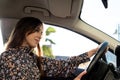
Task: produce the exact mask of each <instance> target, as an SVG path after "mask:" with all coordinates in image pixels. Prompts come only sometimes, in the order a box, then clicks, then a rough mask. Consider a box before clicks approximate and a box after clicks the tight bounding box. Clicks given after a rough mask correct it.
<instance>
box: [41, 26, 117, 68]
mask: <svg viewBox="0 0 120 80" xmlns="http://www.w3.org/2000/svg"><path fill="white" fill-rule="evenodd" d="M49 27H52V28H54V29H55V31H56V32H54V33H51V34H50V35H49V36H45V33H44V36H43V39H42V42H41V43H42V45H49V46H50V47H51V48H52V54H53V56H55V58H56V59H67V57H70V56H76V55H80V54H82V53H84V52H86V51H89V50H91V49H93V48H96V47H97V46H98V44H97V43H95V42H94V41H92V40H90V39H88V38H86V37H84V36H82V35H80V34H78V33H76V32H73V31H71V30H68V29H64V28H61V27H59V26H53V25H49V24H44V32H45V31H46V30H47V29H48V28H49ZM46 38H49V39H51V40H52V41H54V42H55V44H51V43H50V42H49V41H48V42H47V41H45V39H46ZM111 56H112V57H111ZM106 57H107V61H108V63H113V64H114V65H115V66H116V56H115V55H113V53H112V52H110V51H107V54H106ZM92 58H93V57H92ZM92 58H91V60H92ZM88 64H89V62H88V63H83V64H81V65H80V67H81V66H82V67H81V68H85V67H87V65H88Z"/></svg>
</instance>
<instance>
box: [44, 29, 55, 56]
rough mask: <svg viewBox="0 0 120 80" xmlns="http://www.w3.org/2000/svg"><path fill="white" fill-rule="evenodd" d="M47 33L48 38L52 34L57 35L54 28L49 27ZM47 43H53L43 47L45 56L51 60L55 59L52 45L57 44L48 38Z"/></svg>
mask: <svg viewBox="0 0 120 80" xmlns="http://www.w3.org/2000/svg"><path fill="white" fill-rule="evenodd" d="M45 32H46V36H49V35H50V34H51V33H55V32H56V30H55V29H54V28H52V27H48V28H47V29H46V31H45ZM45 41H46V42H47V41H49V42H50V43H51V45H43V46H42V50H43V54H44V56H46V57H49V58H54V55H53V53H52V47H51V46H52V44H55V42H53V41H52V40H51V39H49V38H46V39H45Z"/></svg>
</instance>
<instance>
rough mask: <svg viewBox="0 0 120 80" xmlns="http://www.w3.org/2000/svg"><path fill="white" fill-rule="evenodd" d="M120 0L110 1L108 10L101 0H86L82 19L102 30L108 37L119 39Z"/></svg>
mask: <svg viewBox="0 0 120 80" xmlns="http://www.w3.org/2000/svg"><path fill="white" fill-rule="evenodd" d="M119 3H120V0H108V8H107V9H106V8H104V6H103V4H102V1H101V0H84V5H83V9H82V13H81V16H80V17H81V19H82V20H83V21H85V22H86V23H88V24H90V25H92V26H94V27H96V28H98V29H100V30H101V31H103V32H105V33H107V34H108V35H110V36H112V37H114V38H115V39H117V40H120V39H119V37H118V36H119V32H120V31H119V28H120V27H119V26H120V11H119Z"/></svg>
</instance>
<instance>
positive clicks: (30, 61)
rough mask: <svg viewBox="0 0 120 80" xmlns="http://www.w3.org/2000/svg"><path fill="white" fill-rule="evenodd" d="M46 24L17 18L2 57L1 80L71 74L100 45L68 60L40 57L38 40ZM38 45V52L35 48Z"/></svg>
mask: <svg viewBox="0 0 120 80" xmlns="http://www.w3.org/2000/svg"><path fill="white" fill-rule="evenodd" d="M42 33H43V23H42V22H41V21H40V20H39V19H37V18H34V17H24V18H22V19H20V21H18V23H17V24H16V26H15V28H14V30H13V31H12V33H11V35H10V38H9V40H8V42H7V44H6V50H5V51H4V52H3V53H2V54H1V56H0V80H1V79H3V80H6V79H10V80H16V79H22V80H39V79H40V76H48V77H51V76H52V77H69V76H71V75H72V73H73V72H74V71H75V70H76V68H77V67H78V66H79V64H80V63H83V62H87V61H89V60H90V57H91V56H92V55H94V53H95V52H96V50H97V48H95V49H92V50H90V51H88V52H86V53H83V54H81V55H78V56H73V57H71V58H69V59H68V60H66V61H65V60H55V59H49V58H46V57H42V56H41V50H40V47H39V41H40V39H41V36H42ZM35 47H37V51H36V52H37V55H36V54H34V52H35V51H34V48H35Z"/></svg>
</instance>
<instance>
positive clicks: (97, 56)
mask: <svg viewBox="0 0 120 80" xmlns="http://www.w3.org/2000/svg"><path fill="white" fill-rule="evenodd" d="M107 46H108V42H106V41H104V42H103V43H101V44H100V45H99V49H98V50H97V51H96V54H95V56H94V57H93V59H92V61H91V63H90V64H89V66H88V68H87V69H86V71H87V74H89V73H91V71H92V69H93V67H94V66H95V64H96V63H97V62H98V61H99V60H100V59H101V58H102V56H103V55H104V53H105V52H106V49H107ZM82 80H87V75H85V76H83V77H82Z"/></svg>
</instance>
